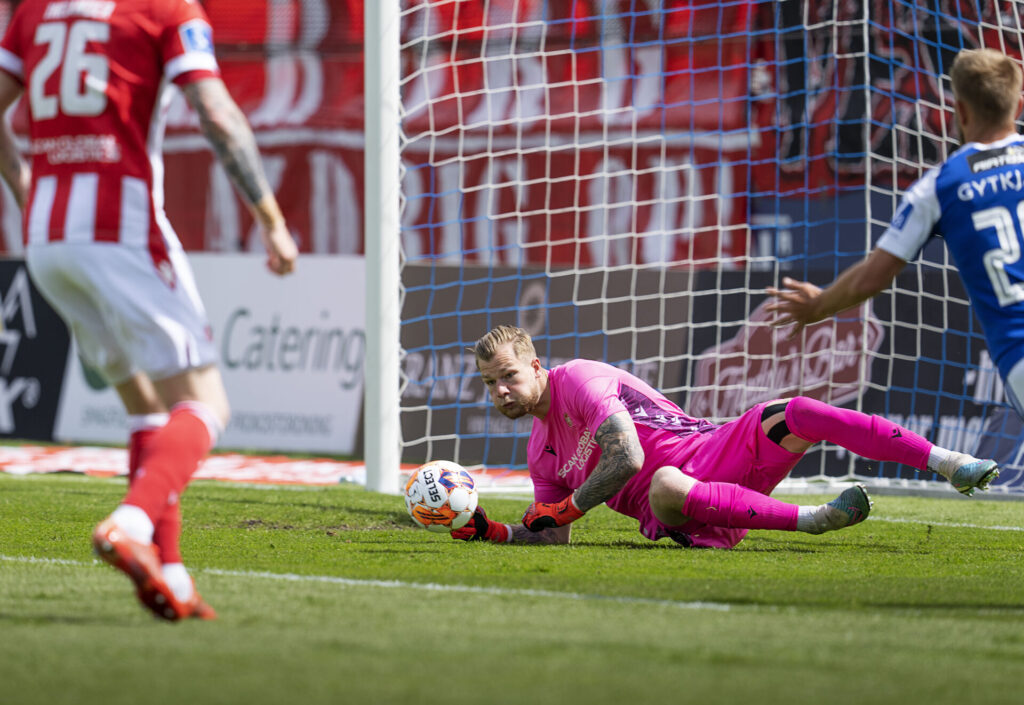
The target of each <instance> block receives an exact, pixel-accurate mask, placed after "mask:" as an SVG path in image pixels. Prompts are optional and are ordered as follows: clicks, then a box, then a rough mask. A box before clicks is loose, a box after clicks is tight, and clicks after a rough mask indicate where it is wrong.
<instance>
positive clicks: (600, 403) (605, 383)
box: [561, 360, 626, 435]
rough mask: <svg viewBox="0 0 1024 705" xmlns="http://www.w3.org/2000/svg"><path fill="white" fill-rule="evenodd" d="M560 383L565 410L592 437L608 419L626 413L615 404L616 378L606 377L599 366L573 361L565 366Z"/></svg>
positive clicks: (623, 408)
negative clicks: (583, 426)
mask: <svg viewBox="0 0 1024 705" xmlns="http://www.w3.org/2000/svg"><path fill="white" fill-rule="evenodd" d="M561 382H562V387H561V393H562V394H563V395H564V398H565V402H566V404H565V405H566V408H567V409H568V411H569V413H570V414H572V415H573V416H575V417H577V418H578V419H579V420H580V421H582V422H583V424H584V425H585V426H586V427H587V428H589V429H590V432H591V433H592V434H595V435H596V434H597V429H598V428H600V427H601V424H603V423H604V422H605V420H606V419H607V418H608V417H609V416H611V415H612V414H615V413H618V412H620V411H626V407H625V406H623V404H622V401H620V400H619V380H618V378H616V377H613V376H609V375H608V374H607V373H606V372H605V370H604V368H603V367H601V366H598V365H595V364H592V363H589V361H587V360H576V361H574V362H573V363H571V364H569V365H567V366H566V372H565V375H564V376H563V377H562V380H561Z"/></svg>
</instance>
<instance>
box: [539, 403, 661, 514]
mask: <svg viewBox="0 0 1024 705" xmlns="http://www.w3.org/2000/svg"><path fill="white" fill-rule="evenodd" d="M594 440H595V441H596V442H597V445H598V446H599V447H600V448H601V459H600V460H599V461H598V463H597V467H595V468H594V470H593V472H591V473H590V477H588V478H587V479H586V481H585V482H584V483H583V484H582V485H580V487H579V488H578V489H577V490H576V491H575V492H574V493H573V494H572V495H570V496H569V497H566V498H565V499H564V500H562V501H561V502H557V503H554V504H547V503H542V502H534V503H533V504H531V505H530V506H529V508H528V509H527V510H526V514H524V515H523V524H524V525H525V526H526V528H527V529H529V530H530V531H540V530H541V529H549V528H551V527H555V526H564V525H567V524H569V523H570V522H572V521H575V520H576V519H579V518H580V517H581V516H583V515H584V514H585V513H586V512H587V511H588V510H589V509H592V508H594V507H596V506H597V505H599V504H603V503H604V502H607V501H608V500H609V499H611V498H612V497H614V496H615V495H616V494H617V493H618V492H619V490H621V489H622V488H623V487H625V485H626V483H627V482H629V479H630V478H631V477H633V475H635V474H636V473H637V472H639V471H640V468H641V467H643V464H644V450H643V448H642V447H641V446H640V437H639V436H638V435H637V433H636V425H635V424H634V423H633V419H632V418H631V417H630V415H629V414H628V413H626V412H625V411H619V412H617V413H614V414H612V415H611V416H609V417H608V418H607V419H605V421H604V423H602V424H601V426H600V427H599V428H598V429H597V433H596V434H594Z"/></svg>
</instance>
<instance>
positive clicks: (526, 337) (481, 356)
mask: <svg viewBox="0 0 1024 705" xmlns="http://www.w3.org/2000/svg"><path fill="white" fill-rule="evenodd" d="M506 343H512V350H513V351H514V352H515V354H516V357H518V358H519V359H520V360H523V361H524V362H533V360H535V359H536V358H537V350H536V349H535V348H534V347H533V339H532V338H531V337H530V334H529V333H527V332H526V331H525V330H523V329H522V328H517V327H516V326H497V327H496V328H492V329H491V330H490V331H488V333H487V334H486V335H485V336H484V337H482V338H480V340H478V341H476V344H475V345H474V346H473V347H471V348H470V350H471V351H472V352H473V354H474V355H476V361H477V366H478V367H479V365H480V361H481V360H483V361H484V362H490V361H491V360H492V359H493V358H494V353H495V352H497V351H498V348H499V347H501V346H502V345H505V344H506Z"/></svg>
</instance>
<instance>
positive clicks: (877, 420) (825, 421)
mask: <svg viewBox="0 0 1024 705" xmlns="http://www.w3.org/2000/svg"><path fill="white" fill-rule="evenodd" d="M786 425H787V426H788V427H789V430H790V431H791V432H792V433H793V434H794V435H796V436H799V437H800V438H803V439H804V440H805V441H810V442H812V443H817V442H818V441H829V442H831V443H835V444H837V445H840V446H842V447H843V448H846V449H847V450H851V451H853V452H854V453H856V454H857V455H859V456H861V457H862V458H868V459H870V460H889V461H893V462H897V463H903V464H904V465H909V466H910V467H912V468H917V469H918V470H927V469H928V454H929V453H930V452H931V449H932V444H931V443H929V442H928V441H927V440H925V439H924V438H922V437H921V436H919V435H917V434H916V433H914V432H913V431H911V430H909V429H906V428H903V427H902V426H898V425H896V424H894V423H893V422H892V421H889V420H888V419H884V418H882V417H881V416H869V415H868V414H864V413H861V412H859V411H854V410H853V409H839V408H837V407H834V406H832V405H831V404H825V403H824V402H820V401H817V400H815V399H809V398H808V397H794V398H793V399H790V400H789V403H788V404H786Z"/></svg>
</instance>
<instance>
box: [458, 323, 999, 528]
mask: <svg viewBox="0 0 1024 705" xmlns="http://www.w3.org/2000/svg"><path fill="white" fill-rule="evenodd" d="M473 352H474V354H475V355H476V363H477V369H478V370H479V372H480V376H481V377H482V379H483V381H484V384H485V385H486V387H487V389H488V391H489V393H490V396H491V400H492V402H493V403H494V405H495V407H497V409H498V410H499V411H500V412H501V413H502V414H504V415H505V416H507V417H508V418H512V419H516V418H520V417H522V416H526V415H530V416H533V417H534V419H533V429H532V431H531V433H530V441H529V444H528V448H527V461H528V464H529V469H530V478H531V480H532V481H533V486H534V502H533V503H532V504H531V505H530V506H529V508H528V509H527V511H526V513H525V515H524V516H523V521H522V523H521V524H514V525H509V524H501V523H499V522H495V521H492V520H490V519H488V518H487V515H486V513H485V512H484V511H483V509H478V510H477V512H476V514H475V515H474V516H473V519H472V520H471V521H470V523H469V524H468V525H467V526H465V527H463V528H462V529H458V530H456V531H454V532H452V536H453V537H455V538H456V539H461V540H478V539H483V540H490V541H494V542H497V543H508V542H512V541H520V542H528V543H568V541H569V536H570V530H571V525H572V522H573V521H575V520H576V519H579V518H580V517H581V516H583V515H584V514H585V513H586V512H587V511H589V510H590V509H592V508H594V507H596V506H598V505H599V504H607V505H608V506H609V507H610V508H612V509H613V510H615V511H616V512H619V513H620V514H625V515H626V516H630V517H633V518H634V519H637V520H638V521H639V522H640V532H641V533H642V534H643V535H644V536H646V537H647V538H649V539H651V540H653V541H657V540H658V539H661V538H665V537H668V538H671V539H672V540H674V541H676V542H677V543H680V544H682V545H684V546H700V547H715V548H732V547H733V546H735V545H736V544H737V543H739V542H740V541H741V540H742V539H743V537H744V536H746V534H747V531H749V530H750V529H773V530H778V531H802V532H805V533H809V534H820V533H824V532H826V531H832V530H836V529H842V528H845V527H848V526H853V525H854V524H858V523H860V522H862V521H863V520H864V519H866V518H867V516H868V513H869V512H870V511H871V501H870V499H869V498H868V494H867V491H866V490H865V488H864V486H863V485H853V486H851V487H849V488H848V489H846V490H844V491H843V492H842V493H841V494H840V495H839V496H838V497H837V498H836V499H834V500H832V501H831V502H828V503H827V504H822V505H818V506H801V505H796V504H789V503H786V502H781V501H779V500H776V499H772V498H771V497H769V496H768V495H769V494H770V493H771V492H772V490H773V489H775V487H776V485H778V484H779V482H780V481H782V479H783V478H785V477H786V475H788V474H789V471H790V470H792V469H793V467H794V466H795V465H796V463H797V461H798V460H800V458H801V456H802V455H803V453H804V452H805V451H807V450H808V449H809V448H810V447H811V446H812V445H814V444H815V443H817V442H819V441H828V442H830V443H835V444H837V445H840V446H843V447H844V448H847V449H848V450H850V451H852V452H854V453H856V454H858V455H860V456H863V457H865V458H870V459H873V460H880V461H891V462H898V463H903V464H904V465H909V466H911V467H914V468H917V469H919V470H931V471H933V472H935V473H937V474H939V475H941V476H943V477H944V478H946V479H947V480H949V481H950V483H952V484H953V486H954V487H955V488H956V489H957V490H958V491H960V492H961V493H963V494H967V495H970V494H973V492H974V491H975V489H981V490H985V489H987V488H988V485H989V483H990V482H991V481H992V480H993V479H994V478H995V477H996V476H997V475H998V473H999V470H998V468H997V465H996V463H995V462H994V461H991V460H978V459H977V458H974V457H972V456H970V455H966V454H963V453H957V452H955V451H950V450H946V449H944V448H940V447H938V446H935V445H932V444H931V443H930V442H929V441H927V440H925V439H924V438H922V437H921V436H919V435H917V434H915V433H913V432H912V431H910V430H908V429H906V428H902V427H900V426H898V425H896V424H894V423H892V422H890V421H887V420H886V419H883V418H881V417H879V416H869V415H867V414H863V413H861V412H858V411H853V410H849V409H840V408H837V407H833V406H831V405H829V404H825V403H822V402H819V401H816V400H814V399H809V398H807V397H794V398H792V399H780V400H777V401H770V402H765V403H762V404H757V405H755V406H754V407H753V408H751V409H750V410H749V411H747V412H746V413H745V414H743V415H742V416H740V417H739V418H737V419H735V420H733V421H730V422H728V423H725V424H721V425H718V424H714V423H711V422H710V421H707V420H704V419H695V418H692V417H690V416H688V415H687V414H686V413H685V412H684V411H683V410H682V409H680V408H679V407H678V406H676V405H675V404H674V403H672V402H671V401H669V400H668V399H667V398H666V397H665V396H664V395H663V394H661V393H660V392H658V391H657V390H655V389H653V388H652V387H651V386H650V385H648V384H646V383H645V382H643V381H642V380H640V379H639V378H637V377H635V376H633V375H631V374H629V373H628V372H625V371H623V370H620V369H618V368H616V367H613V366H611V365H608V364H605V363H603V362H595V361H591V360H572V361H570V362H568V363H566V364H564V365H560V366H558V367H554V368H552V369H545V368H544V367H542V366H541V364H540V360H538V359H537V354H536V351H535V350H534V346H533V341H532V340H531V339H530V336H529V334H527V333H526V331H524V330H522V329H520V328H515V327H512V326H498V327H497V328H495V329H493V330H492V331H490V332H489V333H487V335H485V336H484V337H482V338H481V339H480V340H478V341H477V343H476V345H475V346H474V347H473Z"/></svg>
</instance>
